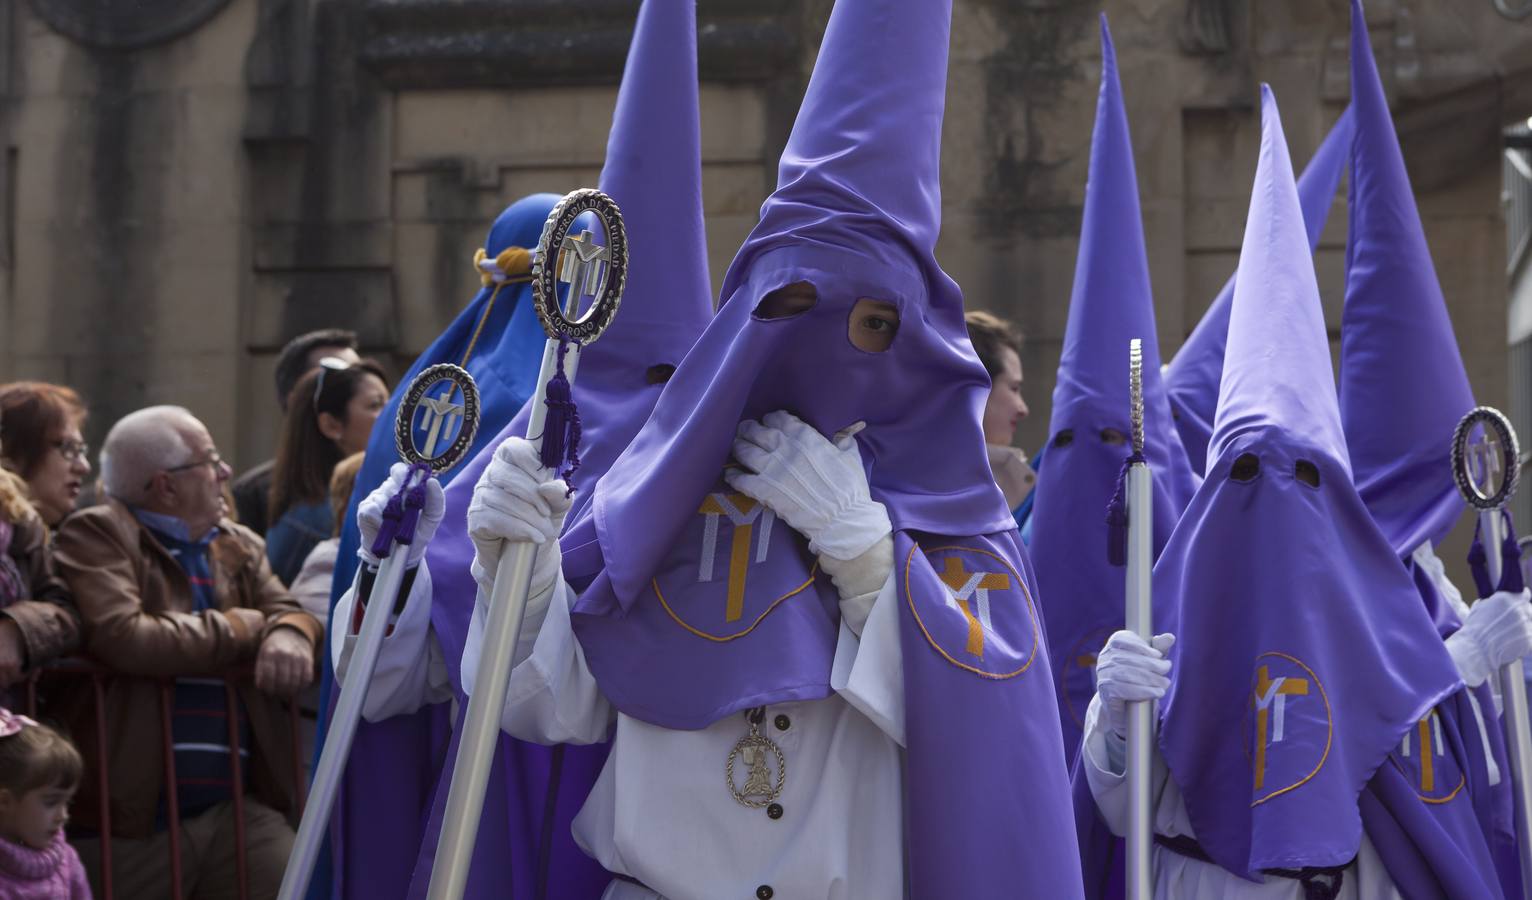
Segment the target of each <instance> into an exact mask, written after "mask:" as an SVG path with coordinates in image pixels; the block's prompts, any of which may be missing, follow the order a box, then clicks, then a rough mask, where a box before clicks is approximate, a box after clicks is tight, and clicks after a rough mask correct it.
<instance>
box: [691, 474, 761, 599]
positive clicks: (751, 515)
mask: <svg viewBox="0 0 1532 900" xmlns="http://www.w3.org/2000/svg"><path fill="white" fill-rule="evenodd" d="M697 512H698V514H700V515H703V516H706V517H707V520H706V521H705V522H704V523H703V526H702V559H701V560H700V562H699V563H698V565H697V581H699V582H704V583H705V582H709V581H712V580H713V561H714V557H715V556H716V555H717V551H718V524H719V520H720V519H723V518H727V519H728V520H729V524H730V525H733V526H734V538H733V540H732V542H731V543H730V545H729V599H728V606H727V607H725V612H724V621H726V622H736V621H739V617H740V616H742V615H744V613H745V575H746V573H747V572H748V570H749V568H750V538H751V536H752V534H754V532H755V530H756V529H755V524H756V522H757V521H759V522H760V526H761V527H760V534H759V536H757V539H756V549H755V561H756V562H758V563H759V562H765V561H766V550H767V548H768V547H769V546H770V543H771V526H772V524H773V523H774V522H775V521H776V515H775V514H774V513H773V512H772V511H771V510H769V509H767V508H766V507H764V506H762V505H760V504H759V503H757V502H756V501H755V500H753V499H751V498H750V497H747V496H745V495H744V494H723V493H717V494H708V495H707V497H705V498H703V500H702V507H701V508H700V509H698V510H697Z"/></svg>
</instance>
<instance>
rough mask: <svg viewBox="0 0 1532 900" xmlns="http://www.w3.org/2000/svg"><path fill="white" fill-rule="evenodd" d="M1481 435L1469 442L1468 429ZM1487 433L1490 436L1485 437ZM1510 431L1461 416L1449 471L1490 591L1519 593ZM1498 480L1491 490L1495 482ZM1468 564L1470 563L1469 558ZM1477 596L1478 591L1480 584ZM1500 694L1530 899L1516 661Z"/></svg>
mask: <svg viewBox="0 0 1532 900" xmlns="http://www.w3.org/2000/svg"><path fill="white" fill-rule="evenodd" d="M1476 429H1478V430H1480V431H1482V432H1483V434H1484V437H1483V438H1482V439H1481V440H1480V441H1479V442H1477V443H1474V444H1470V443H1469V441H1470V439H1471V438H1472V437H1473V433H1474V431H1475V430H1476ZM1491 432H1493V436H1491ZM1518 456H1519V450H1518V446H1517V441H1516V431H1515V429H1513V428H1512V427H1511V422H1510V420H1509V419H1507V418H1506V417H1505V415H1504V414H1503V413H1501V412H1500V411H1499V410H1497V409H1494V408H1492V407H1488V406H1480V407H1477V408H1475V409H1474V410H1472V411H1471V412H1469V413H1468V415H1466V416H1464V417H1463V420H1462V421H1461V422H1459V423H1458V427H1457V430H1456V431H1455V432H1454V433H1453V435H1452V472H1453V476H1454V478H1455V479H1456V481H1457V486H1458V491H1459V492H1460V493H1461V494H1462V495H1463V499H1464V500H1466V501H1468V505H1469V506H1472V507H1473V508H1474V509H1476V510H1478V512H1479V531H1480V535H1481V537H1482V539H1483V540H1484V541H1486V542H1488V544H1489V550H1488V552H1487V553H1485V557H1486V559H1485V563H1486V570H1487V574H1488V576H1489V579H1488V581H1489V585H1490V592H1491V593H1493V592H1494V591H1495V590H1496V589H1502V588H1505V587H1506V583H1507V581H1508V580H1509V581H1510V582H1512V583H1514V585H1515V586H1516V587H1517V589H1519V586H1520V583H1521V571H1520V569H1521V567H1520V564H1519V561H1518V562H1517V563H1516V565H1515V569H1516V571H1515V572H1514V573H1511V572H1507V571H1505V568H1504V559H1503V558H1502V556H1501V552H1502V546H1503V544H1504V542H1505V538H1506V525H1507V524H1508V523H1509V518H1510V513H1508V512H1506V509H1505V507H1506V504H1508V503H1509V502H1510V500H1511V495H1512V494H1514V493H1516V481H1517V476H1518V474H1519V467H1518ZM1497 477H1498V478H1499V479H1500V483H1499V485H1498V486H1497V485H1496V484H1495V479H1496V478H1497ZM1471 561H1472V560H1471ZM1480 592H1481V593H1483V587H1482V586H1481V588H1480ZM1500 693H1501V696H1502V698H1503V700H1504V702H1505V712H1504V716H1505V719H1504V721H1505V737H1506V741H1505V743H1506V755H1507V756H1509V757H1510V758H1511V760H1510V761H1511V783H1512V785H1513V794H1514V802H1515V806H1516V846H1517V850H1518V852H1519V855H1520V858H1521V881H1522V885H1523V889H1522V890H1523V895H1524V896H1525V897H1528V898H1532V830H1529V826H1532V731H1529V727H1532V717H1529V716H1528V713H1527V685H1526V681H1525V679H1524V677H1523V671H1522V664H1521V660H1519V659H1518V660H1513V661H1511V662H1509V663H1507V664H1506V665H1504V666H1502V667H1501V669H1500Z"/></svg>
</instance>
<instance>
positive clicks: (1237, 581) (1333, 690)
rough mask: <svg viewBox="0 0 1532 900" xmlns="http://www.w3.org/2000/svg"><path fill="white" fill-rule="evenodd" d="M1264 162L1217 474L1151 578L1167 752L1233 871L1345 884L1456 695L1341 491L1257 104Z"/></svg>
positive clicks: (1313, 313)
mask: <svg viewBox="0 0 1532 900" xmlns="http://www.w3.org/2000/svg"><path fill="white" fill-rule="evenodd" d="M1261 124H1262V136H1261V155H1260V163H1259V167H1258V169H1257V172H1256V182H1255V188H1254V190H1253V192H1252V196H1251V202H1250V215H1249V219H1248V221H1247V223H1246V227H1245V236H1244V245H1243V248H1242V250H1241V253H1240V263H1239V272H1238V273H1237V278H1236V280H1235V288H1234V300H1233V305H1232V308H1231V309H1230V314H1229V337H1228V351H1227V356H1226V364H1225V365H1224V368H1223V375H1222V381H1221V385H1220V390H1219V400H1218V410H1217V413H1216V415H1215V417H1214V428H1213V436H1212V440H1211V442H1210V445H1209V454H1210V459H1211V461H1210V463H1209V468H1208V475H1207V478H1206V480H1205V481H1204V482H1203V484H1202V486H1201V487H1200V488H1199V489H1198V491H1197V494H1196V496H1195V497H1194V498H1193V499H1192V502H1191V504H1190V505H1189V506H1188V507H1187V509H1186V512H1185V513H1184V515H1183V516H1182V519H1181V521H1180V522H1179V523H1178V524H1177V526H1176V530H1175V533H1174V534H1173V535H1172V536H1171V539H1170V543H1169V544H1168V545H1167V546H1166V547H1165V550H1164V552H1163V553H1162V554H1161V556H1160V559H1159V562H1158V563H1157V564H1156V566H1155V582H1154V597H1155V601H1156V619H1157V620H1158V624H1157V628H1158V630H1168V631H1172V632H1174V633H1175V634H1176V635H1177V637H1178V640H1177V643H1176V645H1175V647H1174V649H1173V650H1172V654H1171V656H1172V661H1173V665H1174V668H1173V673H1174V674H1173V676H1172V683H1171V688H1170V691H1169V693H1168V694H1167V695H1166V697H1165V702H1164V705H1163V713H1162V724H1161V729H1160V747H1161V750H1162V752H1163V753H1164V756H1165V761H1166V764H1167V765H1168V766H1169V768H1170V772H1171V776H1172V777H1173V778H1174V779H1175V781H1176V784H1177V785H1178V786H1179V787H1180V789H1181V792H1182V795H1183V797H1184V798H1185V801H1186V809H1187V815H1188V816H1189V818H1190V821H1191V824H1192V828H1193V830H1194V831H1195V833H1196V836H1197V839H1198V841H1200V842H1201V844H1202V846H1203V848H1204V849H1205V850H1206V851H1207V853H1208V854H1209V855H1210V856H1211V857H1212V858H1213V859H1214V860H1215V861H1216V862H1217V863H1218V864H1219V865H1221V866H1223V867H1224V868H1226V869H1228V870H1229V871H1231V872H1235V873H1238V874H1241V875H1250V874H1252V873H1255V872H1258V871H1260V870H1263V869H1272V868H1284V869H1295V868H1302V867H1305V866H1342V865H1346V864H1348V863H1349V862H1350V861H1351V860H1352V859H1353V858H1354V857H1355V855H1356V852H1357V848H1358V846H1359V845H1360V842H1361V835H1362V817H1361V813H1360V811H1359V808H1358V800H1357V797H1358V794H1359V793H1360V792H1361V791H1362V789H1363V787H1364V786H1365V785H1366V784H1367V783H1368V781H1369V780H1370V779H1371V778H1372V777H1373V774H1374V773H1375V772H1376V771H1377V770H1378V767H1379V766H1380V765H1382V764H1384V761H1385V759H1386V758H1387V756H1388V754H1389V752H1390V751H1391V750H1392V749H1393V748H1395V747H1397V746H1399V742H1400V740H1401V738H1402V737H1403V735H1404V734H1405V733H1406V731H1407V730H1408V729H1410V728H1412V727H1414V726H1415V725H1416V724H1417V723H1418V722H1419V721H1420V720H1421V719H1422V718H1423V717H1424V716H1425V715H1426V714H1427V713H1428V712H1429V710H1430V709H1431V707H1432V706H1434V705H1435V704H1436V703H1438V702H1439V701H1441V700H1442V698H1444V697H1446V696H1447V695H1449V694H1451V693H1453V692H1455V691H1457V690H1458V689H1459V688H1460V687H1461V682H1460V681H1459V680H1458V677H1457V672H1456V669H1455V668H1454V666H1453V664H1452V660H1451V658H1450V657H1449V656H1448V655H1447V652H1446V649H1445V646H1444V645H1443V644H1442V641H1441V639H1440V638H1439V637H1438V636H1437V632H1436V629H1435V626H1434V625H1433V624H1432V622H1431V619H1430V617H1429V616H1428V615H1427V614H1426V611H1425V608H1424V606H1423V605H1422V604H1421V603H1420V602H1419V600H1418V598H1417V595H1416V592H1415V586H1414V584H1413V583H1412V581H1411V580H1410V577H1409V574H1408V573H1407V572H1406V571H1405V569H1404V567H1403V566H1401V565H1400V564H1399V558H1398V557H1397V556H1396V555H1395V554H1394V551H1393V549H1392V548H1391V547H1389V545H1388V542H1387V541H1386V540H1385V539H1384V537H1383V534H1382V532H1380V531H1379V530H1378V527H1377V525H1376V524H1375V523H1374V522H1373V520H1372V517H1371V516H1370V515H1369V514H1368V513H1367V509H1366V507H1365V506H1364V505H1363V504H1362V500H1361V497H1360V496H1359V495H1358V494H1357V492H1356V488H1355V487H1354V485H1353V484H1352V481H1351V470H1350V463H1349V461H1348V459H1349V457H1348V453H1347V449H1346V440H1345V436H1344V434H1343V433H1342V430H1341V420H1340V410H1339V406H1338V404H1337V402H1336V393H1335V382H1334V378H1333V376H1332V374H1331V364H1330V353H1329V343H1328V338H1327V336H1326V332H1325V324H1324V315H1323V310H1322V307H1321V305H1320V300H1319V288H1318V284H1317V281H1316V279H1315V276H1314V267H1313V263H1312V250H1311V248H1310V245H1309V242H1308V238H1307V235H1306V234H1305V232H1304V223H1303V214H1302V210H1301V207H1300V205H1299V202H1298V192H1297V188H1296V185H1295V184H1294V182H1293V176H1292V168H1291V164H1290V162H1289V160H1288V155H1287V145H1286V141H1285V139H1284V137H1283V134H1282V126H1281V121H1280V120H1279V118H1278V115H1277V108H1276V102H1275V100H1274V99H1273V97H1272V95H1271V91H1270V89H1269V88H1265V87H1263V89H1262V123H1261Z"/></svg>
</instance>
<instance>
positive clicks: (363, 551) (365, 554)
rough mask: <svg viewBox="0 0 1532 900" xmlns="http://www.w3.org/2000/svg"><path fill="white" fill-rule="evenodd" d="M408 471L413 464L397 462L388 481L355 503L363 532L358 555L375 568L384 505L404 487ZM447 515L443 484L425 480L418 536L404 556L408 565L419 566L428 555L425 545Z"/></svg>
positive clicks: (417, 526) (358, 525) (417, 525)
mask: <svg viewBox="0 0 1532 900" xmlns="http://www.w3.org/2000/svg"><path fill="white" fill-rule="evenodd" d="M409 471H410V467H409V465H407V464H406V463H402V462H401V463H394V467H393V468H392V469H389V470H388V480H387V481H385V482H383V483H382V484H380V485H378V487H377V489H376V490H374V491H373V492H372V493H370V494H368V495H367V496H366V497H364V498H362V502H361V503H358V504H357V506H356V526H357V529H358V530H360V531H361V532H362V545H361V546H360V547H358V548H357V551H356V555H357V556H358V557H359V558H361V560H362V561H363V562H365V563H367V565H369V566H372V567H373V568H377V565H378V562H379V560H378V557H377V556H375V555H373V552H372V542H373V541H374V540H376V539H377V537H378V529H380V528H382V527H383V508H384V507H386V506H388V501H389V500H391V499H393V496H394V495H395V494H397V493H399V489H400V488H402V487H404V478H405V476H406V475H408V474H409ZM446 514H447V498H446V497H445V496H444V495H443V494H442V486H441V483H440V482H438V481H437V480H436V479H435V478H428V479H426V501H425V505H424V506H422V507H421V509H420V521H418V522H417V523H416V524H415V539H414V540H413V541H412V542H411V543H410V545H409V548H410V552H409V555H408V556H406V557H405V566H406V568H414V567H415V566H417V565H419V563H420V560H421V558H422V557H424V556H425V555H426V545H427V544H429V543H431V536H432V535H434V534H436V526H438V525H440V524H441V523H442V516H444V515H446Z"/></svg>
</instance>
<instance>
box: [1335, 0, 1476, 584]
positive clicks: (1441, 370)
mask: <svg viewBox="0 0 1532 900" xmlns="http://www.w3.org/2000/svg"><path fill="white" fill-rule="evenodd" d="M1352 18H1353V24H1352V27H1353V29H1354V30H1355V32H1356V33H1355V34H1354V35H1353V37H1352V48H1351V95H1352V96H1351V105H1352V108H1353V109H1354V110H1355V111H1356V113H1355V114H1356V137H1355V139H1354V140H1353V142H1352V151H1351V164H1352V170H1351V171H1352V175H1351V186H1350V198H1349V199H1350V204H1351V220H1350V225H1351V234H1350V239H1349V241H1348V242H1347V244H1346V307H1345V312H1344V314H1343V317H1342V319H1341V382H1340V404H1341V418H1342V420H1343V421H1344V422H1345V424H1346V442H1347V444H1348V445H1349V446H1350V448H1351V466H1352V468H1353V469H1354V470H1355V472H1356V485H1357V490H1358V491H1360V492H1361V494H1362V499H1363V500H1365V501H1366V502H1367V508H1368V509H1369V510H1371V511H1372V515H1373V518H1374V519H1376V520H1377V522H1378V527H1379V528H1382V529H1383V534H1384V536H1386V537H1387V538H1388V541H1389V543H1390V544H1392V545H1393V547H1394V550H1395V551H1396V552H1397V553H1398V554H1399V555H1400V556H1401V557H1408V556H1409V555H1410V554H1411V553H1412V552H1414V550H1415V548H1416V547H1419V546H1420V545H1421V544H1423V543H1425V542H1427V541H1429V542H1431V543H1432V544H1435V543H1437V542H1438V541H1440V540H1441V539H1442V538H1444V537H1446V536H1447V532H1448V531H1450V530H1451V529H1452V525H1453V523H1455V522H1457V520H1458V519H1459V518H1461V517H1462V515H1463V509H1464V504H1463V499H1462V497H1461V496H1459V494H1458V492H1457V487H1456V486H1455V484H1454V483H1453V480H1452V464H1451V459H1450V457H1451V447H1452V432H1453V429H1454V428H1456V427H1457V424H1458V421H1459V420H1460V419H1462V418H1463V416H1464V415H1466V414H1467V413H1468V411H1469V410H1471V409H1473V407H1474V399H1473V390H1472V389H1471V388H1470V387H1469V386H1468V373H1467V372H1466V371H1464V369H1463V358H1462V356H1460V355H1459V353H1458V344H1457V339H1456V337H1454V335H1453V333H1452V320H1451V319H1450V318H1448V316H1447V302H1446V299H1445V298H1444V297H1443V296H1442V288H1441V284H1440V282H1438V281H1437V279H1436V269H1435V267H1434V266H1432V265H1431V251H1430V249H1429V248H1428V247H1427V246H1426V235H1425V231H1424V230H1423V229H1422V228H1421V225H1420V213H1419V211H1418V210H1416V208H1415V196H1414V194H1413V193H1412V192H1411V190H1410V180H1409V176H1408V175H1407V174H1406V173H1405V170H1404V154H1403V153H1401V152H1400V150H1399V139H1398V136H1397V135H1395V133H1394V122H1393V118H1392V117H1391V116H1390V115H1389V112H1388V102H1387V100H1386V99H1385V98H1384V95H1383V86H1382V84H1381V83H1380V82H1379V81H1378V70H1377V65H1376V64H1375V63H1374V62H1373V58H1372V47H1371V46H1370V45H1369V44H1368V42H1367V31H1366V25H1365V23H1364V22H1363V20H1362V13H1361V10H1360V7H1359V6H1358V7H1356V8H1355V9H1354V10H1353V12H1352Z"/></svg>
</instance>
